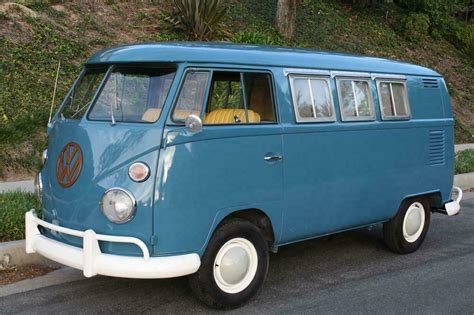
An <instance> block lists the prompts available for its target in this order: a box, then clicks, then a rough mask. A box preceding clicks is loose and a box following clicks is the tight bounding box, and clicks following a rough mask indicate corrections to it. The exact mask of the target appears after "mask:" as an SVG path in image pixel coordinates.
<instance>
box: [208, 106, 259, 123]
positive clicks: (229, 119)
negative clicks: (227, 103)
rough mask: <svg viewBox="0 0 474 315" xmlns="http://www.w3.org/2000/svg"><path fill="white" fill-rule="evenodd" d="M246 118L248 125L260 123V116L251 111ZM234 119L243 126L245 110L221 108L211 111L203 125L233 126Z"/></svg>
mask: <svg viewBox="0 0 474 315" xmlns="http://www.w3.org/2000/svg"><path fill="white" fill-rule="evenodd" d="M248 116H249V124H255V123H260V115H259V114H257V113H256V112H254V111H253V110H248ZM236 118H238V120H240V122H241V123H242V124H245V122H246V119H245V109H239V108H237V109H234V108H221V109H216V110H213V111H212V112H210V113H208V114H207V115H206V117H205V118H204V124H207V125H216V124H235V123H237V122H236Z"/></svg>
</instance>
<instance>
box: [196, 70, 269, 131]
mask: <svg viewBox="0 0 474 315" xmlns="http://www.w3.org/2000/svg"><path fill="white" fill-rule="evenodd" d="M209 93H210V95H209V98H208V104H207V107H206V113H205V116H204V124H206V125H222V124H247V123H248V124H261V123H272V122H275V121H276V115H275V109H274V105H273V93H272V84H271V77H270V75H269V74H265V73H253V72H245V73H244V72H230V71H215V72H213V76H212V83H211V88H210V92H209Z"/></svg>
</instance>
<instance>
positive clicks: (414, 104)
mask: <svg viewBox="0 0 474 315" xmlns="http://www.w3.org/2000/svg"><path fill="white" fill-rule="evenodd" d="M48 135H49V141H48V142H49V143H48V148H47V150H45V152H44V154H43V160H44V161H43V164H44V165H43V168H42V170H41V172H40V173H39V174H38V177H37V189H38V191H39V194H40V196H41V198H42V207H43V208H42V217H41V218H39V217H38V216H37V215H36V213H35V211H34V210H31V211H30V212H28V213H27V214H26V250H27V252H28V253H34V252H36V253H39V254H41V255H43V256H45V257H47V258H49V259H51V260H54V261H57V262H59V263H62V264H64V265H68V266H71V267H74V268H77V269H80V270H83V273H84V275H85V276H86V277H92V276H94V275H106V276H112V277H126V278H169V277H179V276H185V275H189V279H190V284H191V287H192V289H193V291H194V292H195V293H196V295H197V296H198V297H199V299H201V300H202V301H203V302H205V303H206V304H208V305H210V306H212V307H216V308H232V307H237V306H239V305H242V304H243V303H245V302H246V301H248V300H249V299H250V298H251V297H252V296H254V295H255V294H256V292H257V291H258V290H259V289H260V288H261V287H262V284H263V282H264V280H265V277H266V275H267V271H268V266H269V252H276V251H277V249H278V247H279V246H283V245H286V244H290V243H293V242H298V241H302V240H306V239H310V238H315V237H320V236H324V235H328V234H332V233H338V232H342V231H347V230H350V229H356V228H361V227H365V226H370V225H374V224H383V234H384V239H385V241H386V244H387V247H388V248H389V249H391V250H393V251H395V252H398V253H402V254H405V253H411V252H413V251H415V250H417V249H418V248H419V247H420V245H421V243H422V242H423V240H424V238H425V236H426V234H427V232H428V227H429V223H430V215H431V213H432V212H441V213H445V214H448V215H454V214H457V213H458V212H459V208H460V206H459V201H460V199H461V198H462V192H460V190H459V189H457V188H454V190H457V193H453V156H454V148H453V147H454V143H453V138H454V137H453V117H452V112H451V104H450V98H449V95H448V91H447V88H446V84H445V81H444V79H443V77H442V76H441V75H440V74H438V73H437V72H435V71H433V70H430V69H427V68H423V67H420V66H416V65H411V64H407V63H401V62H396V61H390V60H385V59H379V58H371V57H363V56H351V55H343V54H335V53H324V52H316V51H311V50H303V49H288V48H278V47H260V46H251V45H247V46H242V45H231V44H213V43H173V44H171V43H157V44H138V45H127V46H119V47H113V48H110V49H105V50H102V51H100V52H98V53H96V54H95V55H93V56H92V57H91V58H90V59H89V60H87V62H86V63H85V66H84V69H83V70H82V72H81V73H80V75H79V77H78V78H77V80H76V81H75V83H74V84H73V86H72V88H71V89H70V91H69V92H68V94H67V95H66V97H65V99H64V101H63V102H62V105H61V106H60V108H59V110H58V112H57V113H56V114H55V116H54V118H53V120H52V122H51V123H50V124H49V126H48Z"/></svg>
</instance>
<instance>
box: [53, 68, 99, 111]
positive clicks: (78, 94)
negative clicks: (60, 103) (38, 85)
mask: <svg viewBox="0 0 474 315" xmlns="http://www.w3.org/2000/svg"><path fill="white" fill-rule="evenodd" d="M106 71H107V68H105V67H101V68H94V69H92V68H89V69H85V70H84V72H83V74H82V75H81V77H80V78H79V81H78V82H77V83H76V85H75V86H74V88H73V90H72V91H71V93H70V95H69V97H68V98H67V99H66V100H65V104H64V107H63V110H62V112H61V118H63V119H64V118H66V119H81V118H82V116H84V113H85V112H86V110H87V108H89V105H90V103H91V102H92V98H93V97H94V94H95V92H96V91H97V88H98V87H99V85H100V82H102V79H103V78H104V75H105V72H106Z"/></svg>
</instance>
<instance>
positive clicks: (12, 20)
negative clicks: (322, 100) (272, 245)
mask: <svg viewBox="0 0 474 315" xmlns="http://www.w3.org/2000/svg"><path fill="white" fill-rule="evenodd" d="M154 2H155V3H156V2H159V4H155V5H143V4H136V3H135V4H127V3H116V2H114V1H107V2H106V3H105V2H104V3H99V2H98V1H94V2H91V3H83V2H81V3H78V2H76V3H67V2H66V3H63V4H60V5H46V4H32V5H27V6H23V5H20V4H15V3H3V4H0V41H1V45H0V65H1V66H0V177H2V178H6V179H19V178H22V177H30V176H31V175H32V173H34V172H35V171H36V170H37V169H38V167H39V159H40V154H41V151H42V150H43V149H44V147H45V145H46V136H45V133H44V131H45V125H46V122H47V117H48V114H49V107H50V104H51V96H52V91H53V85H54V77H55V71H56V67H57V64H58V61H61V70H60V80H59V85H58V92H57V95H56V102H55V106H58V104H59V103H60V101H61V99H62V97H63V96H64V94H65V93H66V91H67V88H68V87H69V86H70V84H71V82H72V81H73V79H74V77H75V76H76V75H77V74H78V72H79V70H80V67H81V64H82V63H83V62H84V61H85V59H86V58H87V57H88V56H90V55H91V54H92V53H93V52H95V51H97V50H99V49H101V48H103V47H107V46H111V45H115V44H120V43H134V42H144V41H163V40H187V39H188V38H187V37H186V36H185V34H182V33H179V32H176V31H174V30H171V29H169V27H166V26H165V23H164V20H165V12H167V11H169V9H170V5H169V4H168V1H154ZM229 3H230V11H229V14H228V17H227V19H226V21H225V28H224V29H223V30H221V31H220V32H219V34H218V35H217V37H216V38H215V40H230V41H235V42H246V43H252V42H254V43H262V44H277V45H287V46H298V47H311V48H315V49H322V50H336V51H344V52H350V53H358V54H365V55H373V56H380V57H387V58H392V59H399V60H405V61H408V62H413V63H417V64H420V65H424V66H428V67H430V68H434V69H436V70H437V71H438V72H440V73H442V74H443V75H444V76H445V77H446V80H447V82H448V85H449V88H450V92H451V94H452V100H453V108H454V113H455V115H456V141H457V142H468V141H472V139H471V134H472V133H473V132H474V118H473V117H474V85H473V84H472V82H474V71H473V63H472V60H468V59H467V57H466V56H464V55H463V54H462V52H460V51H459V50H458V49H456V48H455V47H454V46H452V45H451V44H450V43H448V42H447V41H445V40H436V41H435V40H433V39H431V38H424V39H423V40H422V41H420V42H418V43H417V44H414V43H412V42H410V41H407V39H406V38H405V37H403V36H401V35H400V32H397V31H396V29H397V23H398V22H399V21H400V19H401V17H402V15H403V13H404V12H403V11H402V10H401V9H399V8H398V7H396V6H394V5H388V6H385V7H377V8H369V9H354V8H353V7H351V6H349V5H345V4H343V3H340V2H338V1H333V0H313V1H309V0H305V1H301V6H300V9H299V11H298V17H297V33H296V37H295V39H294V41H292V42H287V41H285V40H283V39H282V38H280V37H279V36H278V35H277V33H276V31H275V29H274V27H273V21H274V13H275V11H276V1H272V0H247V1H245V2H244V1H237V0H232V1H229Z"/></svg>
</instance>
